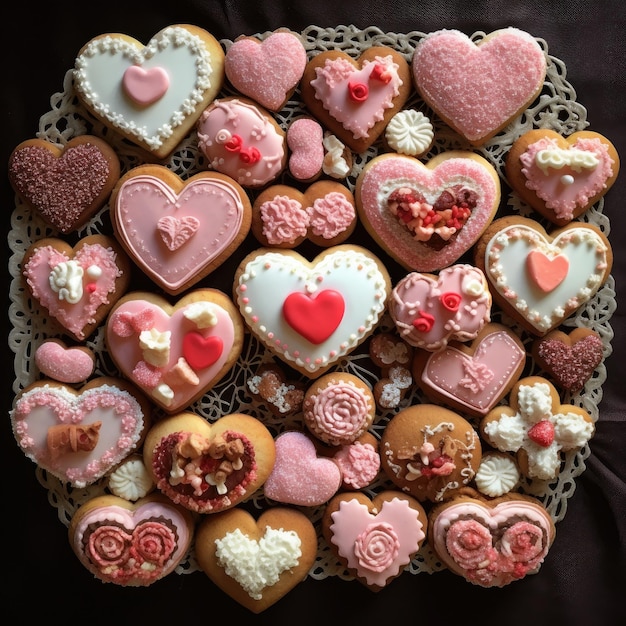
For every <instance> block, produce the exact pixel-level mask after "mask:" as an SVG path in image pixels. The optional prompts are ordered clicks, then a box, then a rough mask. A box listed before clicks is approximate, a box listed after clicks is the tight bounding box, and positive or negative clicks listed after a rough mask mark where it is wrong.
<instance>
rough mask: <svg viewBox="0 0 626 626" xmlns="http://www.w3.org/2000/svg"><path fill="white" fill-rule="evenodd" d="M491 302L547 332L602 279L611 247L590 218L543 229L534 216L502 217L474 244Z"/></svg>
mask: <svg viewBox="0 0 626 626" xmlns="http://www.w3.org/2000/svg"><path fill="white" fill-rule="evenodd" d="M474 262H475V263H476V265H477V266H478V267H480V268H481V269H482V271H483V272H484V274H485V276H486V277H487V281H488V282H489V288H490V289H491V294H492V296H493V299H494V302H495V303H497V304H498V305H499V306H500V308H501V309H502V310H503V311H505V312H506V313H507V314H508V315H510V316H511V317H512V318H513V319H515V320H516V321H518V322H519V323H520V324H521V325H522V326H523V327H524V328H525V329H526V330H528V331H529V332H530V333H532V334H533V335H536V336H539V337H541V336H543V335H546V334H547V333H548V332H549V331H551V330H553V329H555V328H556V327H557V326H558V325H559V324H561V322H563V321H564V320H565V319H567V318H568V317H570V316H571V315H573V314H574V313H575V312H576V311H577V310H578V309H579V308H580V307H582V306H583V305H584V304H585V303H586V302H588V301H589V300H591V298H593V296H594V295H595V294H596V293H597V291H598V290H599V289H600V288H601V287H602V285H603V284H604V283H605V282H606V280H607V279H608V277H609V274H610V272H611V267H612V264H613V252H612V249H611V244H610V243H609V240H608V239H607V237H606V235H605V234H604V233H603V232H602V231H601V230H600V228H598V227H597V226H594V225H593V224H587V223H583V222H577V221H574V222H570V223H569V224H568V225H567V226H564V227H563V228H560V229H557V230H553V231H551V232H550V233H547V232H546V231H545V229H544V228H543V227H542V226H541V224H539V222H536V221H535V220H531V219H527V218H522V217H502V218H500V219H498V220H496V221H494V222H493V223H492V224H491V226H490V227H489V228H488V229H487V230H486V231H485V233H484V234H483V236H482V237H481V239H480V241H479V242H478V243H477V245H476V246H475V247H474Z"/></svg>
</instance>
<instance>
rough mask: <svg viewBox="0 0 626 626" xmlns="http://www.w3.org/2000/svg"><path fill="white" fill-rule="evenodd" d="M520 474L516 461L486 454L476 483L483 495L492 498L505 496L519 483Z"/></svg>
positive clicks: (504, 456)
mask: <svg viewBox="0 0 626 626" xmlns="http://www.w3.org/2000/svg"><path fill="white" fill-rule="evenodd" d="M519 480H520V472H519V469H518V467H517V463H515V460H514V459H513V458H511V457H509V456H506V455H502V454H489V453H487V454H484V455H483V458H482V459H481V460H480V465H479V467H478V470H477V471H476V476H475V478H474V481H475V483H476V488H477V489H478V491H480V492H481V493H484V494H485V495H486V496H489V497H491V498H497V497H499V496H503V495H504V494H505V493H508V492H509V491H512V490H513V489H514V488H515V487H516V486H517V485H518V483H519Z"/></svg>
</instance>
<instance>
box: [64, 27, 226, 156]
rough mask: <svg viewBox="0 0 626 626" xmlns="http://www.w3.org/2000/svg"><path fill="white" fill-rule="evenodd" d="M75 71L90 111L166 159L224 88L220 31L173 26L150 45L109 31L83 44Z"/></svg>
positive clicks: (79, 90)
mask: <svg viewBox="0 0 626 626" xmlns="http://www.w3.org/2000/svg"><path fill="white" fill-rule="evenodd" d="M73 78H74V86H75V87H76V95H77V96H78V98H79V100H80V102H81V103H82V105H83V106H84V107H85V108H86V109H87V111H89V112H90V113H91V114H92V115H94V116H95V117H96V118H97V119H99V120H100V121H101V122H103V123H104V124H106V125H107V126H108V127H109V128H111V129H112V130H113V131H114V132H115V133H117V134H118V135H119V136H121V137H123V138H125V139H127V140H128V141H131V142H132V143H134V144H136V145H138V146H140V147H141V148H143V149H144V150H145V151H147V152H148V153H150V154H152V155H154V156H155V157H157V158H165V157H167V156H168V155H169V154H171V153H172V152H173V151H174V149H175V148H176V146H177V145H178V144H179V143H180V142H181V140H182V139H183V138H184V137H185V136H186V135H187V133H188V132H189V131H190V130H191V129H192V128H193V125H194V124H195V123H196V121H197V119H198V117H199V116H200V114H201V113H202V111H204V109H206V107H207V106H208V105H209V103H210V102H211V101H212V100H213V99H214V98H215V97H216V96H217V94H218V93H219V91H220V89H221V88H222V85H223V83H224V51H223V49H222V46H221V44H220V42H219V41H218V40H217V39H216V38H215V37H213V35H211V34H210V33H208V32H207V31H205V30H204V29H202V28H199V27H197V26H192V25H190V24H175V25H173V26H168V27H166V28H164V29H162V30H160V31H159V32H158V33H157V34H156V35H154V37H152V39H151V40H150V41H149V42H148V44H147V45H145V46H144V45H143V44H142V43H140V42H139V41H137V40H136V39H134V38H132V37H129V36H128V35H124V34H120V33H107V34H103V35H99V36H97V37H94V38H93V39H91V40H90V41H89V42H88V43H87V44H85V45H84V46H83V47H82V48H81V50H80V51H79V53H78V56H77V57H76V61H75V68H74V75H73Z"/></svg>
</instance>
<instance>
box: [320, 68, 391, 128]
mask: <svg viewBox="0 0 626 626" xmlns="http://www.w3.org/2000/svg"><path fill="white" fill-rule="evenodd" d="M379 70H382V73H385V74H386V76H387V77H388V80H387V79H385V80H380V79H378V78H376V77H375V76H376V74H377V73H378V71H379ZM315 73H316V78H315V79H313V80H312V81H311V86H312V87H313V89H314V90H315V97H316V98H317V99H318V100H320V101H321V102H322V105H323V106H324V108H325V109H326V110H327V111H328V112H329V113H330V115H332V116H333V117H334V118H335V119H336V120H337V121H338V122H340V123H341V124H342V125H343V127H344V128H345V129H346V130H348V131H350V132H351V133H352V135H353V137H354V138H355V139H366V138H367V137H369V131H370V129H371V128H372V127H373V126H374V125H375V124H376V122H379V121H380V120H382V119H383V118H384V115H385V110H387V109H390V108H392V107H393V99H394V98H395V97H396V96H398V94H399V88H400V86H401V85H402V79H401V78H400V77H399V75H398V65H397V63H395V62H394V61H393V58H392V57H391V56H385V57H381V56H377V57H375V60H374V61H369V60H366V61H364V62H363V65H362V67H361V69H358V68H356V67H355V66H354V65H353V64H352V63H351V62H350V61H349V60H347V59H345V58H342V57H339V58H335V59H326V62H325V63H324V66H323V67H316V68H315ZM355 86H359V87H361V90H360V91H361V93H362V94H363V95H361V94H359V96H358V97H354V93H355ZM351 87H352V89H351ZM351 94H352V96H351Z"/></svg>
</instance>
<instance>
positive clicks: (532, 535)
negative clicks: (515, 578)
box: [500, 521, 546, 575]
mask: <svg viewBox="0 0 626 626" xmlns="http://www.w3.org/2000/svg"><path fill="white" fill-rule="evenodd" d="M500 552H501V554H502V556H503V557H505V558H507V557H508V559H510V561H512V562H513V563H515V564H517V567H515V566H514V567H513V569H514V570H518V569H519V564H523V565H524V569H525V571H524V572H520V574H521V575H523V574H525V573H526V572H527V571H530V570H532V569H534V568H535V567H536V566H537V565H539V564H540V563H541V560H542V559H543V557H544V556H545V554H546V549H545V541H544V536H543V531H542V530H541V528H539V527H538V526H536V525H535V524H532V523H530V522H524V521H521V522H517V523H515V524H513V525H512V526H511V527H510V528H507V529H506V531H504V533H503V534H502V539H501V543H500Z"/></svg>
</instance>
